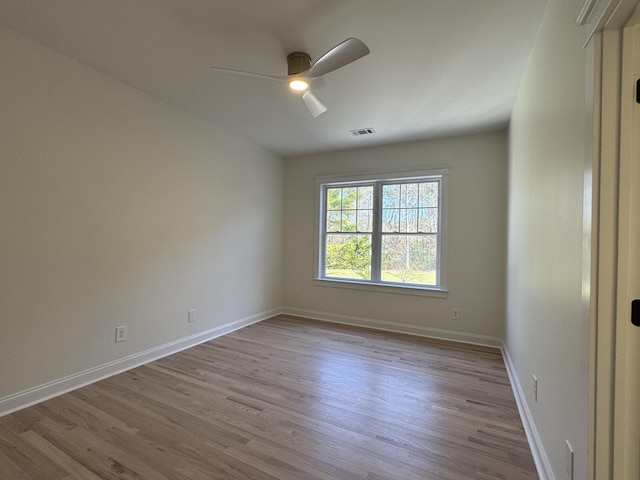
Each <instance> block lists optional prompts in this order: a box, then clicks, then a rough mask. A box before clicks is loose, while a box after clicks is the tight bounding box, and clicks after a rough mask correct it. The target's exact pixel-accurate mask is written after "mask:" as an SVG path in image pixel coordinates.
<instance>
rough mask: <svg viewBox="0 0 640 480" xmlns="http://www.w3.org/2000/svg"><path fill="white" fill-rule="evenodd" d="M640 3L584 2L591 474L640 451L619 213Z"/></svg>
mask: <svg viewBox="0 0 640 480" xmlns="http://www.w3.org/2000/svg"><path fill="white" fill-rule="evenodd" d="M605 3H606V4H605ZM639 4H640V2H638V0H609V1H608V2H604V1H603V2H599V4H598V3H597V2H594V1H593V0H587V2H586V3H585V9H586V8H587V7H588V6H589V8H590V9H593V11H597V12H598V15H596V18H595V20H594V22H593V28H592V30H591V32H590V34H589V35H588V38H587V43H586V44H585V47H587V49H588V52H589V53H590V54H591V58H592V63H591V64H590V65H589V67H588V68H587V85H591V86H592V89H591V91H592V93H593V95H592V96H593V104H592V106H593V145H592V150H591V151H592V154H593V161H592V162H589V164H588V165H586V168H585V179H587V180H588V179H590V180H591V181H586V182H585V198H591V199H592V201H591V202H590V204H588V203H589V202H585V218H587V217H588V216H589V217H590V219H591V222H590V229H591V232H590V239H591V254H590V259H587V260H586V261H587V262H588V263H589V267H590V268H589V267H587V269H586V270H587V271H588V272H589V277H590V278H589V280H590V281H589V283H590V289H589V290H590V293H589V296H590V307H591V308H590V314H589V319H590V359H589V362H590V365H589V367H590V368H589V438H588V472H589V480H614V478H615V479H625V478H627V476H626V475H627V473H628V472H629V470H628V469H629V468H632V469H634V470H635V469H637V462H638V458H637V457H638V454H640V452H636V454H635V458H633V457H634V455H631V454H630V452H629V451H628V450H627V449H626V448H624V447H625V445H624V441H625V433H624V428H622V427H623V426H624V425H626V422H627V419H628V418H631V417H629V412H628V411H627V410H626V408H625V405H626V401H625V400H626V399H625V398H624V397H625V394H626V392H625V385H624V376H625V375H626V372H627V371H628V370H627V349H626V348H625V345H626V342H625V335H627V334H628V319H629V317H628V312H627V308H624V305H623V303H622V298H623V297H624V296H625V295H626V291H625V289H626V285H625V283H624V280H623V277H622V276H623V275H624V274H625V273H626V272H625V270H626V265H625V263H624V262H625V261H626V259H625V257H624V255H626V252H625V251H624V243H623V244H622V245H623V246H622V247H621V241H622V242H625V239H624V229H625V228H626V226H625V223H624V222H621V221H620V219H621V217H620V215H621V212H622V214H625V213H626V214H628V204H626V203H625V202H628V200H629V199H628V198H627V197H628V195H627V194H626V193H625V192H626V190H628V189H627V188H621V187H624V184H623V182H622V181H621V171H622V172H623V174H624V169H625V168H626V167H625V165H628V163H629V162H630V158H629V155H630V153H629V149H628V148H627V146H626V145H625V143H624V142H626V137H625V135H626V134H625V135H623V132H624V131H625V130H626V129H628V128H629V127H628V126H627V125H626V124H625V123H624V122H626V120H624V119H625V117H624V115H623V110H624V109H623V106H622V97H623V96H622V85H623V39H624V36H625V29H626V28H631V26H632V25H634V24H635V23H637V22H636V20H637V16H634V15H633V12H634V10H635V9H636V7H637V6H638V5H639ZM585 9H583V11H584V10H585ZM589 11H590V10H589ZM627 35H628V33H627ZM589 53H588V55H589ZM588 63H589V62H588ZM588 90H589V89H588ZM589 104H590V99H587V105H589ZM589 160H591V159H589ZM587 188H589V190H590V191H587ZM588 211H589V212H588ZM625 302H626V297H625ZM629 478H632V477H629ZM634 478H636V477H634Z"/></svg>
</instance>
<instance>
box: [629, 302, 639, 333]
mask: <svg viewBox="0 0 640 480" xmlns="http://www.w3.org/2000/svg"><path fill="white" fill-rule="evenodd" d="M631 323H633V324H634V325H635V326H636V327H640V300H632V301H631Z"/></svg>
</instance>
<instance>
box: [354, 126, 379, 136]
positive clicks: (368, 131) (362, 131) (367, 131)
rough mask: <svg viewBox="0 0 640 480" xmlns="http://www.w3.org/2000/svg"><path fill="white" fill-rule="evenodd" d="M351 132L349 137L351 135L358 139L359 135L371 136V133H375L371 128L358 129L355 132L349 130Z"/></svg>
mask: <svg viewBox="0 0 640 480" xmlns="http://www.w3.org/2000/svg"><path fill="white" fill-rule="evenodd" d="M349 131H350V132H351V135H353V136H354V137H359V136H360V135H371V134H373V133H376V131H375V130H374V129H373V128H358V129H357V130H349Z"/></svg>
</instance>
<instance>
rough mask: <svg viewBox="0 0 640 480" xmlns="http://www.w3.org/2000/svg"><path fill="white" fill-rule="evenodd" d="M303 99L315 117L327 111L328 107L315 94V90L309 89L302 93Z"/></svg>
mask: <svg viewBox="0 0 640 480" xmlns="http://www.w3.org/2000/svg"><path fill="white" fill-rule="evenodd" d="M302 100H303V101H304V104H305V105H306V106H307V108H308V109H309V113H310V114H311V116H312V117H313V118H316V117H317V116H318V115H320V114H322V113H324V112H326V111H327V107H325V106H324V104H323V103H322V102H321V101H320V99H318V97H316V96H315V94H314V93H313V92H311V91H310V90H307V91H306V92H304V93H303V94H302Z"/></svg>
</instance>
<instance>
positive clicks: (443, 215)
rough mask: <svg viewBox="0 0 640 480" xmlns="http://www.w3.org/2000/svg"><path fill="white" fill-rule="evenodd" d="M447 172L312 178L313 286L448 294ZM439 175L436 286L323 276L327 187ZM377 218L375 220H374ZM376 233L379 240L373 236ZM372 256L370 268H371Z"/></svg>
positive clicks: (442, 168) (441, 168)
mask: <svg viewBox="0 0 640 480" xmlns="http://www.w3.org/2000/svg"><path fill="white" fill-rule="evenodd" d="M449 171H450V167H448V166H438V167H432V168H426V169H420V170H409V171H386V172H372V173H365V174H361V173H358V174H340V175H322V176H318V177H315V184H316V188H315V193H316V209H315V211H316V217H315V230H316V231H315V245H314V254H315V257H314V258H315V261H314V285H318V286H324V287H337V288H351V289H357V290H370V291H377V292H386V293H399V294H406V295H421V296H432V297H447V295H448V290H447V216H448V215H447V210H448V205H447V204H448V201H447V199H448V192H449ZM434 178H438V179H439V181H440V197H439V216H438V234H437V237H438V255H437V257H438V258H437V270H436V285H428V286H427V285H415V284H402V283H390V282H374V281H369V280H352V279H337V278H326V277H324V265H325V258H324V255H325V248H324V238H325V235H326V232H325V226H324V223H325V221H326V212H325V205H326V203H325V199H324V192H325V189H326V188H327V187H336V186H341V185H344V184H349V185H354V184H362V185H367V184H371V183H374V182H375V183H376V184H377V185H378V187H379V186H380V185H381V184H382V183H396V182H397V183H403V182H405V183H409V182H420V181H428V180H433V179H434ZM376 197H377V199H378V201H381V198H380V197H381V196H380V195H379V192H377V193H376ZM377 221H379V220H377V219H374V223H375V222H377ZM376 235H377V236H379V238H378V239H375V238H374V237H376ZM380 238H381V232H379V231H376V229H374V232H373V233H372V243H373V242H374V241H375V242H377V241H379V239H380ZM374 261H375V260H374V259H373V258H372V268H379V266H376V267H374V265H373V262H374Z"/></svg>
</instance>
